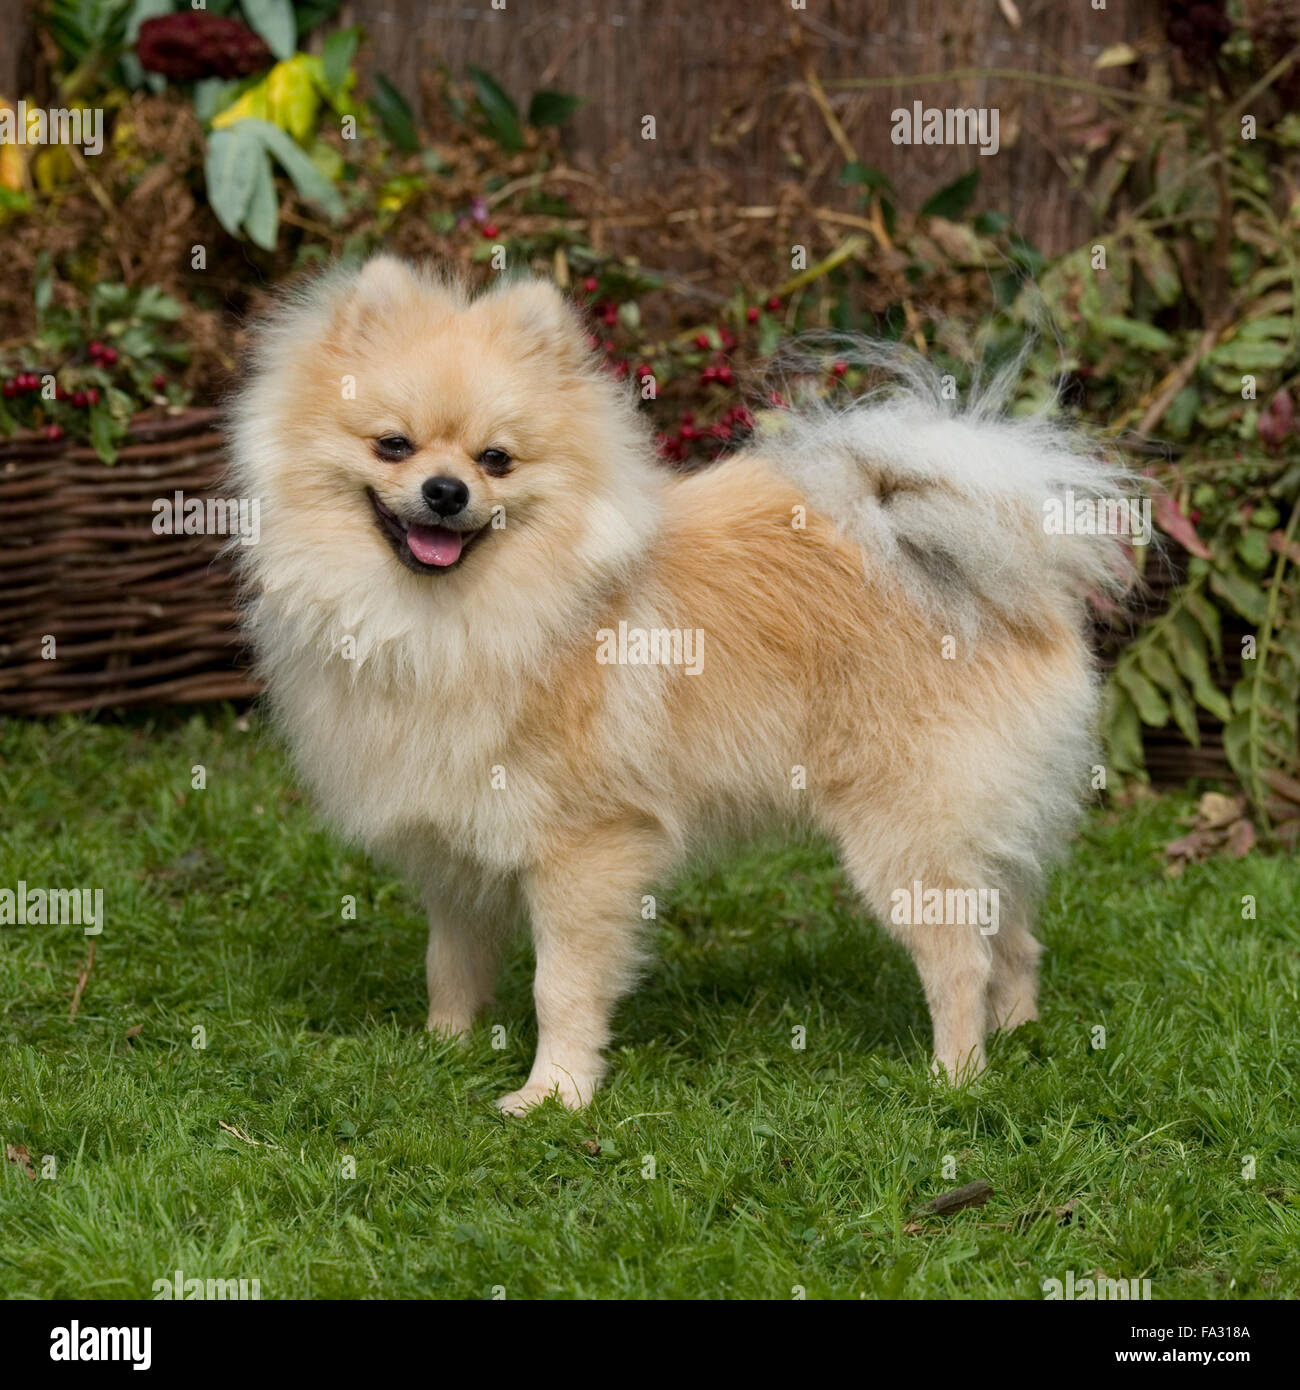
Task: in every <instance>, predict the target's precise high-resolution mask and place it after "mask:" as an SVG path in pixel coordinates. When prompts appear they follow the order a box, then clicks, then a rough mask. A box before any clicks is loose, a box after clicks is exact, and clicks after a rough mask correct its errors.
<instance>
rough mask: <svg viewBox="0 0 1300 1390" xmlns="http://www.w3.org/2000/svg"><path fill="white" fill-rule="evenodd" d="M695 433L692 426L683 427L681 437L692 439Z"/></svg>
mask: <svg viewBox="0 0 1300 1390" xmlns="http://www.w3.org/2000/svg"><path fill="white" fill-rule="evenodd" d="M697 433H698V431H697V430H696V428H695V426H694V425H683V426H682V428H681V436H682V438H683V439H694V438H695V436H696V435H697Z"/></svg>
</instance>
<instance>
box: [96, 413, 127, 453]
mask: <svg viewBox="0 0 1300 1390" xmlns="http://www.w3.org/2000/svg"><path fill="white" fill-rule="evenodd" d="M125 434H126V426H125V425H123V424H122V423H120V422H119V421H117V420H115V419H114V418H113V416H112V414H111V413H110V412H109V410H108V407H107V406H105V405H92V406H91V407H90V442H91V444H92V446H93V447H94V450H95V452H96V453H97V454H98V455H99V457H100V458H101V459H103V461H104V462H105V463H116V462H117V445H118V441H119V440H121V438H122V437H123V435H125Z"/></svg>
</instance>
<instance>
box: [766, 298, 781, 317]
mask: <svg viewBox="0 0 1300 1390" xmlns="http://www.w3.org/2000/svg"><path fill="white" fill-rule="evenodd" d="M767 307H768V308H769V309H770V310H771V311H772V312H773V313H774V314H775V313H776V311H777V310H778V309H779V308H780V307H781V300H780V299H779V297H778V296H777V295H772V296H771V297H770V298H769V299H768V301H767Z"/></svg>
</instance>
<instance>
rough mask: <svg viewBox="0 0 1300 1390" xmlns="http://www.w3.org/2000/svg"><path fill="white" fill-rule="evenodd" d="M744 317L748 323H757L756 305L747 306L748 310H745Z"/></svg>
mask: <svg viewBox="0 0 1300 1390" xmlns="http://www.w3.org/2000/svg"><path fill="white" fill-rule="evenodd" d="M745 317H746V318H747V319H748V320H749V322H750V323H757V322H758V305H756V304H751V305H750V306H749V308H748V309H746V310H745Z"/></svg>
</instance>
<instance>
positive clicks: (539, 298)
mask: <svg viewBox="0 0 1300 1390" xmlns="http://www.w3.org/2000/svg"><path fill="white" fill-rule="evenodd" d="M491 302H492V304H493V307H494V309H495V310H496V311H497V312H498V313H501V314H503V315H505V316H506V317H507V318H508V319H509V322H510V325H511V327H512V328H513V329H514V330H515V331H516V332H517V333H518V334H519V336H520V339H521V341H523V342H526V343H527V344H529V346H530V349H531V350H532V351H534V352H536V353H538V354H544V355H545V356H547V357H549V358H550V359H551V360H552V361H555V362H561V363H563V364H564V365H566V366H569V367H578V366H581V365H582V363H583V362H584V361H585V360H586V359H587V358H588V357H589V356H590V348H589V347H588V346H587V333H586V330H585V329H584V328H583V326H582V324H581V322H580V321H579V319H578V316H577V315H576V314H575V313H574V311H573V309H572V307H571V306H570V304H569V302H568V300H567V299H565V297H564V295H563V294H562V293H561V292H560V291H559V290H558V289H557V288H556V287H555V286H554V285H553V284H552V283H551V282H550V281H549V280H517V281H515V282H514V283H513V284H508V285H506V286H504V287H503V288H502V289H499V290H497V291H496V292H495V293H494V294H493V295H492V296H491Z"/></svg>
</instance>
